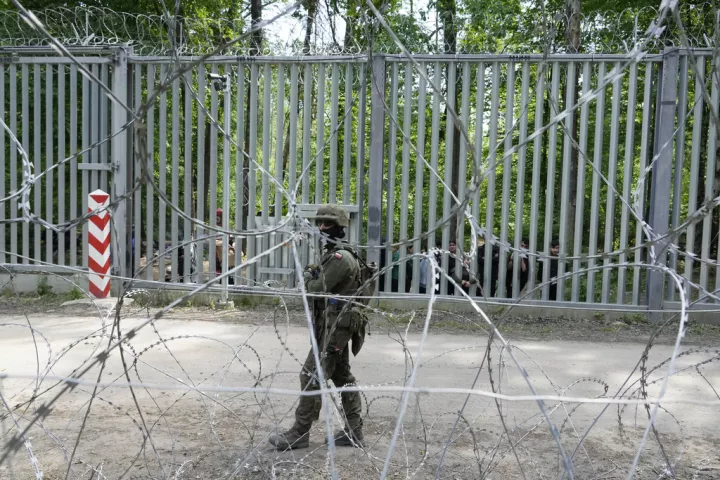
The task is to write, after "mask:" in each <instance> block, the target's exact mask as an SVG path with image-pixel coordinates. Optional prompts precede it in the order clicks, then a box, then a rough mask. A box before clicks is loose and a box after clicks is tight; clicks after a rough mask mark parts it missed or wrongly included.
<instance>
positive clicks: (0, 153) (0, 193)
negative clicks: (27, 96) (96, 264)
mask: <svg viewBox="0 0 720 480" xmlns="http://www.w3.org/2000/svg"><path fill="white" fill-rule="evenodd" d="M11 103H12V100H11ZM0 119H2V121H3V124H4V125H7V122H6V120H5V65H0ZM13 133H17V131H13ZM10 148H12V145H11V147H10ZM0 172H3V175H4V178H3V179H2V180H0V198H5V182H7V180H8V175H7V173H5V172H7V170H6V169H5V132H4V131H3V132H2V133H0ZM14 174H15V172H14V171H11V172H10V175H14ZM6 209H7V202H0V263H5V251H6V247H5V222H4V220H5V210H6ZM10 215H11V217H12V216H13V215H14V213H12V212H11V214H10ZM61 265H62V264H61Z"/></svg>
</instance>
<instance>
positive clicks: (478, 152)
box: [471, 62, 485, 295]
mask: <svg viewBox="0 0 720 480" xmlns="http://www.w3.org/2000/svg"><path fill="white" fill-rule="evenodd" d="M476 88H477V91H476V93H475V164H474V165H473V172H474V173H473V178H476V181H477V182H478V186H477V191H476V192H475V195H474V198H473V205H472V215H473V219H474V220H475V222H479V220H480V196H481V189H482V184H483V177H482V163H483V162H482V154H483V141H482V139H483V131H484V123H485V64H484V63H482V62H480V63H479V64H478V69H477V87H476ZM481 252H482V249H478V251H477V255H478V257H477V259H476V261H474V262H472V269H471V271H472V273H473V275H475V277H476V278H478V277H479V272H478V267H479V265H478V263H479V260H480V255H481ZM482 288H483V286H482V285H477V286H474V287H473V288H472V291H471V293H473V294H475V295H479V294H480V292H481V291H482Z"/></svg>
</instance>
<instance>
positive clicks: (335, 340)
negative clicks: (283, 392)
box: [294, 327, 362, 432]
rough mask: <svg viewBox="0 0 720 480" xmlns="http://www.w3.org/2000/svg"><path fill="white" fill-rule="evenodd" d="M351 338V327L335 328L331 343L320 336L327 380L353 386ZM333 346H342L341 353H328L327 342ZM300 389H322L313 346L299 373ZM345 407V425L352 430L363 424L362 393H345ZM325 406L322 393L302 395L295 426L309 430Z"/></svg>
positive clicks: (343, 395) (336, 384) (321, 358)
mask: <svg viewBox="0 0 720 480" xmlns="http://www.w3.org/2000/svg"><path fill="white" fill-rule="evenodd" d="M351 338H352V330H350V329H348V328H342V327H336V328H335V329H334V331H333V332H332V334H331V335H330V341H329V342H323V341H322V339H318V348H319V350H320V361H321V362H322V366H323V374H324V376H325V379H330V380H332V382H333V384H335V386H336V387H338V388H339V387H344V386H346V385H354V384H355V377H354V376H353V374H352V373H351V372H350V345H349V341H350V339H351ZM328 344H330V345H333V346H335V347H337V348H338V349H342V352H341V353H337V354H334V355H326V354H325V353H326V351H327V345H328ZM300 388H301V389H302V390H303V391H312V390H319V389H320V382H319V380H318V377H317V369H316V368H315V357H314V356H313V351H312V349H310V352H309V353H308V356H307V358H306V359H305V364H304V365H303V368H302V371H301V372H300ZM340 398H341V399H342V408H343V413H344V415H345V422H346V424H347V425H346V426H347V427H349V428H350V429H353V430H354V429H357V428H361V427H362V418H361V416H360V414H361V412H362V404H361V401H360V393H359V392H342V393H341V394H340ZM321 409H322V399H321V397H320V395H313V396H305V395H303V396H301V397H300V404H299V405H298V407H297V409H296V410H295V426H294V428H295V429H296V430H298V431H300V432H307V431H308V430H310V427H311V426H312V424H313V422H315V421H316V420H317V419H318V418H319V417H320V410H321Z"/></svg>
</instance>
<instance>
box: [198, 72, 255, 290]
mask: <svg viewBox="0 0 720 480" xmlns="http://www.w3.org/2000/svg"><path fill="white" fill-rule="evenodd" d="M210 72H211V74H212V75H218V66H217V63H213V64H212V67H211V68H210ZM217 89H218V85H217V84H216V83H214V82H211V83H210V118H211V120H210V152H209V153H210V182H209V183H208V185H209V192H208V193H209V197H210V201H209V202H208V208H209V210H208V212H207V222H208V224H209V225H210V226H211V227H216V226H217V216H216V215H215V212H216V211H217V195H218V188H217V185H218V172H217V163H218V122H219V121H220V119H219V118H218V109H219V107H218V92H217ZM268 110H269V109H266V112H267V111H268ZM209 233H210V239H209V240H208V252H210V253H209V255H208V260H209V266H208V270H209V271H208V273H209V277H210V278H215V277H216V276H217V267H218V266H219V265H217V262H216V261H215V259H216V256H215V252H216V251H217V247H216V242H217V240H218V233H217V232H216V231H215V230H211V231H210V232H209Z"/></svg>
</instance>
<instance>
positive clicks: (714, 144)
mask: <svg viewBox="0 0 720 480" xmlns="http://www.w3.org/2000/svg"><path fill="white" fill-rule="evenodd" d="M717 18H718V21H719V22H720V13H718V14H717ZM711 61H714V62H715V65H713V66H712V67H711V71H712V72H713V74H712V92H711V94H710V101H711V102H712V105H713V109H714V111H715V115H717V114H718V113H720V55H718V53H717V50H716V51H715V56H714V57H713V59H712V60H711ZM715 115H713V116H711V117H710V128H709V129H708V153H707V158H708V165H710V164H712V166H713V176H712V179H713V184H712V185H713V188H712V189H706V190H705V191H706V192H715V191H716V188H715V183H714V182H715V178H716V175H717V173H716V172H717V161H718V159H717V152H718V147H719V145H718V134H717V132H718V128H719V127H720V126H718V125H716V123H715V120H716V118H717V117H716V116H715ZM708 183H710V182H708ZM703 258H707V257H703ZM716 258H717V261H718V262H720V247H719V248H717V257H716ZM715 265H716V266H715V288H714V289H712V290H711V289H710V285H709V284H708V285H707V287H705V288H706V289H707V290H711V291H715V292H717V291H718V290H720V266H719V265H720V263H716V264H715ZM715 303H718V301H717V300H716V301H715Z"/></svg>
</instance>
